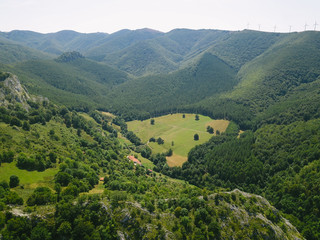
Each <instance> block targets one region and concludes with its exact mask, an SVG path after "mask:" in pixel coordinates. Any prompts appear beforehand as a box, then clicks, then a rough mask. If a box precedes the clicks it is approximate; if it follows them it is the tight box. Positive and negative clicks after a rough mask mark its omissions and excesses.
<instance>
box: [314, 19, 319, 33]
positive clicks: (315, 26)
mask: <svg viewBox="0 0 320 240" xmlns="http://www.w3.org/2000/svg"><path fill="white" fill-rule="evenodd" d="M318 25H319V24H318V23H317V21H315V22H314V31H316V29H317V26H318Z"/></svg>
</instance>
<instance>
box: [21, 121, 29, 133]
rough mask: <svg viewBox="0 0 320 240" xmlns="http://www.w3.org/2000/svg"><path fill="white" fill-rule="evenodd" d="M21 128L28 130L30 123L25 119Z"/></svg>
mask: <svg viewBox="0 0 320 240" xmlns="http://www.w3.org/2000/svg"><path fill="white" fill-rule="evenodd" d="M22 129H23V130H25V131H30V124H29V122H27V121H24V122H23V125H22Z"/></svg>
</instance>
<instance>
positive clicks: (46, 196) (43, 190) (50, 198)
mask: <svg viewBox="0 0 320 240" xmlns="http://www.w3.org/2000/svg"><path fill="white" fill-rule="evenodd" d="M54 200H55V198H54V195H53V194H52V192H51V190H50V189H49V188H47V187H37V188H36V189H35V190H34V192H33V193H32V194H31V196H30V197H29V198H28V200H27V205H28V206H34V205H45V204H47V203H52V202H54Z"/></svg>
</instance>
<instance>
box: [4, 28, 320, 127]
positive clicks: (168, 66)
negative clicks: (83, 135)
mask: <svg viewBox="0 0 320 240" xmlns="http://www.w3.org/2000/svg"><path fill="white" fill-rule="evenodd" d="M319 37H320V36H319V33H318V32H312V31H309V32H301V33H290V34H280V33H265V32H257V31H249V30H245V31H237V32H230V31H220V30H189V29H176V30H172V31H170V32H168V33H161V32H158V31H154V30H151V29H140V30H135V31H131V30H122V31H119V32H116V33H113V34H103V33H95V34H82V33H77V32H74V31H61V32H58V33H51V34H39V33H34V32H29V31H12V32H9V33H3V32H2V33H0V39H2V40H1V41H3V45H1V46H2V51H3V54H1V57H2V60H1V63H0V68H1V69H2V70H5V71H10V72H13V73H15V74H17V75H19V77H20V79H21V81H23V83H24V84H25V85H26V86H28V88H29V90H30V91H31V92H34V93H37V94H42V95H48V97H50V98H51V99H52V100H53V101H58V102H60V103H63V104H65V105H67V106H69V107H72V108H74V109H95V108H99V109H104V110H108V111H112V112H115V113H117V114H119V115H122V116H123V117H124V118H125V119H127V120H129V119H138V118H139V119H144V118H147V117H149V116H151V115H161V114H164V113H171V112H175V111H185V112H199V113H203V114H205V115H209V116H211V117H214V118H228V119H230V120H234V121H236V122H237V123H238V124H240V126H241V127H242V128H243V129H249V128H256V127H257V125H259V124H260V123H261V122H273V121H275V120H274V116H277V115H279V114H280V113H281V114H282V115H290V114H293V113H294V115H295V116H294V118H295V119H304V118H307V119H310V118H313V117H315V116H316V115H317V112H318V102H319V101H317V99H318V95H317V93H316V92H315V91H313V89H314V87H315V86H316V85H317V81H318V76H319V70H318V69H319V61H318V59H319V40H318V39H319ZM17 46H19V48H18V49H17ZM31 48H33V49H31ZM48 49H51V50H52V51H51V50H50V51H49V50H48ZM53 49H55V50H53ZM0 50H1V48H0ZM31 50H32V51H34V52H33V53H32V54H31V53H30V51H31ZM74 50H76V51H78V56H82V57H81V58H77V59H71V61H64V60H62V58H63V57H59V56H60V55H61V54H60V53H61V52H64V51H69V52H71V53H72V52H73V53H75V52H74ZM17 51H19V54H17ZM41 51H42V52H41ZM49 52H50V54H53V55H48V53H49ZM54 55H56V56H54ZM67 55H68V54H67ZM53 56H54V57H53ZM62 56H64V57H65V56H66V54H62ZM48 57H52V58H54V59H58V60H47V58H48ZM69 57H70V56H69ZM30 59H37V60H32V61H30ZM59 59H60V60H59ZM26 60H29V61H26ZM69 60H70V59H69ZM97 61H100V62H99V63H98V62H97ZM8 63H10V65H8ZM137 96H139V97H137ZM306 96H307V97H306ZM76 98H77V99H78V100H77V101H74V100H73V99H76ZM286 119H288V118H286ZM277 121H280V120H277ZM281 121H286V120H285V119H283V120H281Z"/></svg>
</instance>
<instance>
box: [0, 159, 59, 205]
mask: <svg viewBox="0 0 320 240" xmlns="http://www.w3.org/2000/svg"><path fill="white" fill-rule="evenodd" d="M58 171H59V169H58V168H49V169H47V170H45V171H43V172H37V171H27V170H21V169H19V168H17V167H16V165H15V162H12V163H2V164H1V167H0V181H3V180H5V181H7V182H9V179H10V176H11V175H16V176H18V177H19V180H20V183H19V186H18V187H16V188H14V189H13V190H14V191H16V192H17V193H18V194H19V196H20V197H22V198H23V200H24V201H26V200H27V199H28V197H29V196H30V195H31V194H32V192H33V190H34V189H35V188H37V187H40V186H46V187H51V188H53V185H54V183H53V178H54V175H55V174H57V172H58ZM20 186H23V187H24V188H21V187H20Z"/></svg>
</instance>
